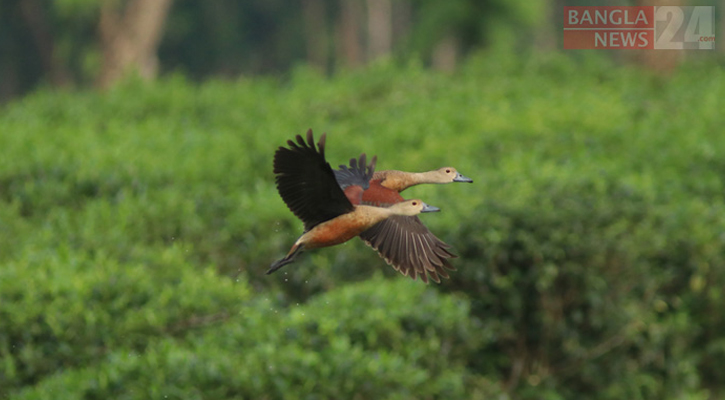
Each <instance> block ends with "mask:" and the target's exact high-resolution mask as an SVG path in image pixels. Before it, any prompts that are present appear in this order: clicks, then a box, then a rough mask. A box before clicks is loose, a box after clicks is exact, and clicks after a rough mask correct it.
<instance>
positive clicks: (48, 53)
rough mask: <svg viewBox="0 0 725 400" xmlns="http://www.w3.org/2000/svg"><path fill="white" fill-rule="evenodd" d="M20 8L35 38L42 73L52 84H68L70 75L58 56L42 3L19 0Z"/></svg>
mask: <svg viewBox="0 0 725 400" xmlns="http://www.w3.org/2000/svg"><path fill="white" fill-rule="evenodd" d="M20 10H21V13H22V15H23V19H24V20H25V23H26V24H27V26H28V28H29V29H30V31H31V33H32V35H33V39H34V40H35V47H36V49H37V54H38V56H39V58H40V62H41V64H42V67H43V73H44V75H45V76H46V77H47V78H48V80H49V81H50V83H51V84H52V85H53V86H67V85H69V84H70V83H71V75H70V72H69V71H68V69H67V67H66V65H65V64H64V63H63V62H62V61H61V59H60V58H59V57H58V49H57V48H56V44H55V38H54V36H53V34H52V28H51V21H50V19H49V17H48V14H47V12H46V9H45V7H44V6H43V3H42V2H41V1H39V0H20Z"/></svg>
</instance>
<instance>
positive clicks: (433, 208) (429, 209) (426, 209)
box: [420, 203, 441, 213]
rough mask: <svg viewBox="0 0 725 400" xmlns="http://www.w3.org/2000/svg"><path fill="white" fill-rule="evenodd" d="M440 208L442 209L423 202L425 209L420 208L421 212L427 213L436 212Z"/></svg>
mask: <svg viewBox="0 0 725 400" xmlns="http://www.w3.org/2000/svg"><path fill="white" fill-rule="evenodd" d="M440 210H441V209H440V208H438V207H434V206H431V205H428V204H425V203H423V209H422V210H420V212H422V213H426V212H436V211H440Z"/></svg>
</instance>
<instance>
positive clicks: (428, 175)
mask: <svg viewBox="0 0 725 400" xmlns="http://www.w3.org/2000/svg"><path fill="white" fill-rule="evenodd" d="M411 175H413V176H412V179H411V180H412V181H413V182H415V183H413V185H411V186H414V185H420V184H421V183H443V182H442V181H441V177H440V174H439V173H438V171H428V172H415V173H413V174H411Z"/></svg>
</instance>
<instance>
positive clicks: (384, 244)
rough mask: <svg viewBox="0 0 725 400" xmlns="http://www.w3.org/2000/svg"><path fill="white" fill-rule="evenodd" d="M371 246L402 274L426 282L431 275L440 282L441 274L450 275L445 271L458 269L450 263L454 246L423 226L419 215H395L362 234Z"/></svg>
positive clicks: (454, 256) (443, 275)
mask: <svg viewBox="0 0 725 400" xmlns="http://www.w3.org/2000/svg"><path fill="white" fill-rule="evenodd" d="M360 237H361V238H362V239H363V240H364V241H365V243H367V245H368V246H370V247H372V248H373V249H375V250H377V251H378V253H380V256H381V257H383V258H384V259H385V261H386V262H387V263H388V264H390V265H391V266H392V267H393V268H395V270H396V271H400V273H401V274H403V275H406V276H410V277H411V278H413V279H415V278H416V276H418V275H420V279H421V280H422V281H423V282H426V283H427V282H428V277H430V278H431V279H432V280H434V281H436V282H440V278H439V276H442V277H444V278H448V273H447V272H446V270H450V271H455V268H453V266H451V264H450V263H449V262H448V259H449V258H456V257H457V256H456V255H454V254H452V253H451V252H449V251H448V249H450V248H451V246H450V245H448V244H446V243H445V242H443V241H442V240H440V239H438V238H437V237H436V236H435V235H433V233H431V231H429V230H428V228H426V227H425V225H423V222H421V221H420V219H419V218H418V217H406V216H399V215H396V216H392V217H390V218H387V219H385V220H383V221H382V222H379V223H378V224H376V225H375V226H373V227H372V228H370V229H368V230H366V231H365V232H363V233H361V234H360Z"/></svg>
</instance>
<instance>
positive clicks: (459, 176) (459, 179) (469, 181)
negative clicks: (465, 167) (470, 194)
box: [453, 172, 473, 183]
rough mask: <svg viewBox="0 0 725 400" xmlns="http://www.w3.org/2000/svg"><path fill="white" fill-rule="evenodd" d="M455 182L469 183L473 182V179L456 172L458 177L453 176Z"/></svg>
mask: <svg viewBox="0 0 725 400" xmlns="http://www.w3.org/2000/svg"><path fill="white" fill-rule="evenodd" d="M453 182H468V183H473V179H471V178H468V177H466V176H463V175H461V174H460V173H458V172H456V177H455V178H453Z"/></svg>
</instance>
